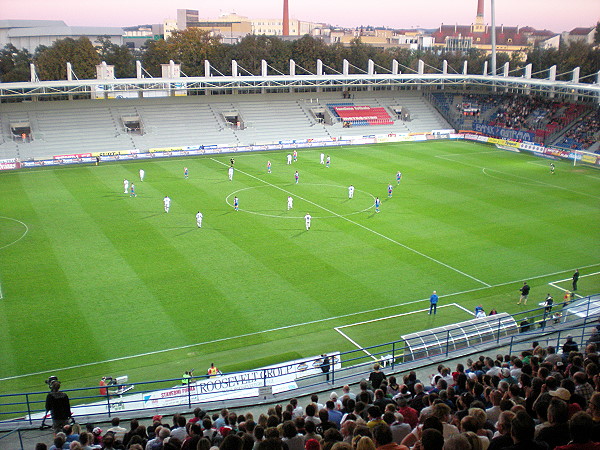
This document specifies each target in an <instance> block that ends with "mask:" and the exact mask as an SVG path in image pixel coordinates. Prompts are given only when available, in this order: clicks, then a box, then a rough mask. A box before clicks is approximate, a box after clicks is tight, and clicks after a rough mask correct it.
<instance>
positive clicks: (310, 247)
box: [0, 141, 600, 393]
mask: <svg viewBox="0 0 600 450" xmlns="http://www.w3.org/2000/svg"><path fill="white" fill-rule="evenodd" d="M322 151H323V152H325V153H326V154H329V155H331V167H329V168H328V167H326V166H325V165H321V164H320V163H319V155H320V153H321V152H322ZM287 153H288V152H287V151H286V152H268V153H252V154H236V155H235V156H234V157H235V173H234V177H233V181H229V180H228V176H227V169H228V167H229V159H230V157H231V155H216V156H204V157H196V158H185V159H157V160H143V161H131V162H123V163H106V164H101V165H99V166H93V165H90V166H71V167H58V168H40V169H36V170H20V171H15V172H5V173H1V174H0V189H1V192H2V201H1V202H0V216H1V217H0V261H1V264H0V293H1V297H2V299H1V300H0V308H1V311H2V313H1V314H0V323H1V326H0V352H1V354H2V362H3V364H0V382H1V384H2V391H3V392H4V393H7V392H22V391H27V390H43V389H44V387H43V384H42V381H43V380H44V379H45V378H47V376H48V375H57V376H59V378H60V379H61V381H63V387H65V388H75V387H83V386H95V385H97V382H98V380H99V378H100V377H101V376H104V375H110V376H121V375H128V376H129V380H130V381H131V382H139V381H144V380H153V379H154V380H155V379H160V378H177V377H179V376H181V374H182V373H183V371H185V370H189V369H192V368H196V369H197V372H196V373H203V372H204V371H205V370H206V368H207V367H208V366H209V364H210V363H211V362H214V363H215V364H216V365H217V366H218V367H219V368H220V369H221V370H223V371H235V370H242V369H251V368H256V367H260V366H263V365H266V364H271V363H276V362H284V361H288V360H291V359H295V358H298V357H303V356H312V355H317V354H320V353H322V352H325V351H337V350H339V351H345V350H350V349H355V348H357V346H359V347H366V346H371V345H375V344H380V343H385V342H389V341H393V340H397V339H399V338H400V336H401V335H403V334H406V333H409V332H413V331H417V330H423V329H427V328H431V327H434V326H439V325H446V324H448V323H454V322H458V321H462V320H466V319H469V318H472V315H471V314H470V311H473V308H474V307H475V306H476V305H478V304H481V305H483V307H484V309H485V310H486V311H489V310H490V309H492V308H495V309H497V310H498V311H500V312H502V311H506V312H511V313H514V312H518V311H522V310H523V309H524V308H523V306H517V305H516V302H517V300H518V295H519V292H518V289H519V287H520V286H521V285H522V283H523V281H524V280H527V281H528V282H529V284H530V285H531V287H532V290H531V294H530V303H529V305H528V307H530V306H535V305H537V304H538V303H539V302H541V301H543V300H544V298H545V297H546V295H547V294H548V293H551V294H552V295H553V296H554V298H555V299H561V298H562V290H563V289H567V288H569V287H570V278H571V276H572V273H573V271H574V270H575V269H576V268H579V269H580V272H581V279H580V281H579V285H580V289H579V291H578V294H580V295H589V294H594V293H598V292H600V275H598V273H599V272H600V238H599V235H598V224H600V173H599V172H598V171H595V170H593V169H591V168H587V167H579V166H576V167H574V166H572V165H570V164H568V163H566V162H565V163H563V162H556V163H555V164H556V166H557V167H556V173H555V174H554V175H552V174H550V170H549V161H547V160H544V159H541V158H535V157H533V156H530V155H526V154H516V153H512V152H507V151H501V150H497V149H496V148H494V147H491V146H484V145H480V144H474V143H467V142H459V141H436V142H426V143H419V144H412V143H401V144H382V145H376V146H375V145H368V146H357V147H343V148H335V149H334V148H329V149H325V150H322V149H310V150H308V149H307V150H300V151H299V152H298V153H299V154H298V161H297V162H294V163H293V164H291V165H287V164H286V154H287ZM268 160H270V161H271V163H272V173H267V168H266V166H267V161H268ZM184 167H188V168H189V178H188V179H185V178H184V176H183V171H184ZM141 168H143V169H144V170H145V180H144V181H143V182H141V181H140V180H139V175H138V172H139V169H141ZM296 170H297V171H298V172H299V174H300V180H299V183H298V184H296V183H295V182H294V172H295V171H296ZM397 171H401V172H402V180H401V182H400V183H399V184H397V183H396V172H397ZM125 178H126V179H128V180H130V182H133V183H135V187H136V192H137V197H130V196H129V195H128V194H124V193H123V180H124V179H125ZM350 184H352V185H353V186H354V187H355V189H356V190H355V194H354V198H352V199H349V198H348V186H349V185H350ZM388 184H392V186H393V188H394V189H393V196H392V197H391V198H388V194H387V186H388ZM166 195H168V196H169V197H170V198H171V200H172V202H171V208H170V211H169V213H166V212H165V211H164V209H163V198H164V197H165V196H166ZM236 196H237V197H238V198H239V211H235V210H234V208H233V206H232V205H233V198H234V197H236ZM288 196H291V197H292V198H293V201H294V203H293V209H291V210H288V209H287V197H288ZM377 196H378V197H379V198H380V199H381V212H379V213H376V212H375V208H374V199H375V197H377ZM198 211H201V212H202V213H203V216H204V220H203V226H202V228H198V227H197V226H196V219H195V215H196V213H197V212H198ZM307 213H310V215H311V216H312V226H311V229H310V230H309V231H307V230H306V229H305V222H304V216H305V215H306V214H307ZM550 283H551V284H550ZM433 290H437V292H438V294H439V295H440V306H441V308H440V309H438V314H437V315H436V316H429V315H428V314H427V313H426V312H425V311H424V310H425V309H426V308H427V307H428V304H429V301H428V299H429V295H430V294H431V292H432V291H433Z"/></svg>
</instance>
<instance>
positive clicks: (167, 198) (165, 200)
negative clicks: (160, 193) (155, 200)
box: [163, 195, 171, 213]
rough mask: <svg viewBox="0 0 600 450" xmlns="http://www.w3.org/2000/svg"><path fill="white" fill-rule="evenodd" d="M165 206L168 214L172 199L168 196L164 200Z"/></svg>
mask: <svg viewBox="0 0 600 450" xmlns="http://www.w3.org/2000/svg"><path fill="white" fill-rule="evenodd" d="M163 204H164V205H165V212H166V213H168V212H169V208H170V207H171V199H170V198H169V196H168V195H167V196H165V198H164V199H163Z"/></svg>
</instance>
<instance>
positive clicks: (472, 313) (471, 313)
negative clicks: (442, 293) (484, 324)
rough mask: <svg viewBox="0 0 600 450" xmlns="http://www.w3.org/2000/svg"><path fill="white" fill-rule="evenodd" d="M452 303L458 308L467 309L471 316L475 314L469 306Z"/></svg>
mask: <svg viewBox="0 0 600 450" xmlns="http://www.w3.org/2000/svg"><path fill="white" fill-rule="evenodd" d="M452 305H454V306H456V307H457V308H460V309H462V310H463V311H465V312H466V313H467V314H470V315H471V316H474V315H475V313H474V312H473V311H469V310H468V309H467V308H465V307H464V306H462V305H459V304H458V303H452Z"/></svg>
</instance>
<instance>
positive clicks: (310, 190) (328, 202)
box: [225, 183, 375, 219]
mask: <svg viewBox="0 0 600 450" xmlns="http://www.w3.org/2000/svg"><path fill="white" fill-rule="evenodd" d="M264 188H271V189H273V188H274V189H273V190H274V191H276V192H279V193H280V194H281V199H279V198H277V199H275V198H274V196H273V195H271V194H266V193H265V194H260V195H255V196H254V197H251V196H245V195H244V196H243V197H242V198H240V199H239V204H240V207H239V210H240V211H243V212H246V213H249V214H256V215H258V216H264V217H274V218H276V219H303V218H304V215H305V214H306V213H307V212H309V211H311V210H312V211H314V210H321V211H325V212H330V213H331V214H328V215H319V216H317V215H314V214H313V213H311V216H312V217H313V219H330V218H335V217H347V216H352V215H355V214H360V213H363V212H365V211H368V210H369V209H371V208H373V204H374V203H375V196H374V195H373V194H371V193H369V192H366V191H362V190H360V189H356V188H355V189H354V198H352V199H350V198H348V186H340V185H337V184H311V183H302V184H297V185H296V184H294V185H291V186H289V189H285V190H283V189H282V188H280V187H278V186H270V185H268V184H266V185H261V186H250V187H246V188H242V189H238V190H237V191H233V192H232V193H230V194H229V195H228V196H227V197H225V202H226V203H227V204H228V205H229V206H230V207H233V198H234V197H236V196H237V197H240V196H239V194H240V193H243V192H246V191H250V190H256V189H264ZM295 191H298V192H295ZM288 196H291V197H292V198H293V201H294V205H293V209H292V210H288V209H287V197H288ZM306 196H310V197H311V198H313V199H314V198H317V199H319V200H318V201H313V200H309V199H307V198H306ZM277 197H279V196H277ZM366 200H368V201H366ZM357 204H358V205H359V208H361V209H359V210H355V209H354V208H355V207H356V206H355V205H357ZM350 205H352V206H350ZM293 211H301V212H302V215H300V216H297V215H295V214H293Z"/></svg>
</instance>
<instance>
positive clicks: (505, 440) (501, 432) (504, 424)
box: [488, 411, 515, 450]
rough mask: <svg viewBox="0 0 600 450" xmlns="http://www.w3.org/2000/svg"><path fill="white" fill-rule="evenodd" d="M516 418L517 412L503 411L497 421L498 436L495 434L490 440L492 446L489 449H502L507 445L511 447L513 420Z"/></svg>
mask: <svg viewBox="0 0 600 450" xmlns="http://www.w3.org/2000/svg"><path fill="white" fill-rule="evenodd" d="M514 418H515V413H513V412H512V411H502V412H501V413H500V416H499V417H498V422H496V429H497V430H498V431H497V432H496V434H497V436H495V437H494V438H493V439H492V440H491V441H490V446H489V447H488V450H500V449H502V448H505V447H509V446H511V445H513V440H512V436H511V434H510V430H511V421H512V420H513V419H514Z"/></svg>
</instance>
